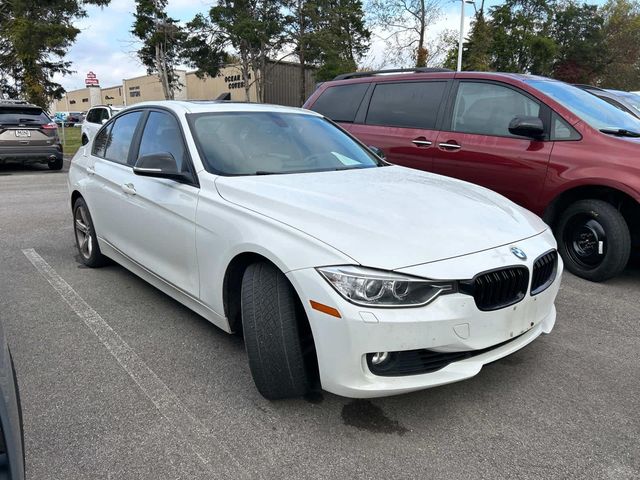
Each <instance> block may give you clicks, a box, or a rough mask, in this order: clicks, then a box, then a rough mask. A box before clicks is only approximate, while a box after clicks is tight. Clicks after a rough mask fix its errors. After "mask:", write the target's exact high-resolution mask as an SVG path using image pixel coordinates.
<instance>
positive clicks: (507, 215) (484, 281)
mask: <svg viewBox="0 0 640 480" xmlns="http://www.w3.org/2000/svg"><path fill="white" fill-rule="evenodd" d="M69 187H70V205H71V206H72V208H73V218H74V228H75V237H76V244H77V248H78V251H79V253H80V258H81V259H82V261H83V262H84V264H85V265H87V266H89V267H96V266H99V265H102V264H103V263H104V262H105V258H106V257H108V258H111V259H113V260H115V261H117V262H118V263H120V264H122V265H123V266H124V267H126V268H128V269H130V270H131V271H132V272H134V273H136V274H137V275H139V276H140V277H142V278H143V279H145V280H147V281H148V282H150V283H151V284H152V285H154V286H156V287H157V288H159V289H160V290H162V291H164V292H165V293H167V294H168V295H170V296H172V297H173V298H175V299H177V300H178V301H180V302H182V303H183V304H184V305H186V306H188V307H189V308H191V309H193V310H194V311H195V312H197V313H199V314H200V315H202V316H204V317H205V318H207V319H208V320H210V321H211V322H213V323H214V324H215V325H217V326H219V327H220V328H222V329H223V330H225V331H227V332H233V331H242V333H243V334H244V339H245V346H246V350H247V354H248V357H249V364H250V367H251V372H252V374H253V378H254V380H255V383H256V385H257V387H258V389H259V391H260V392H261V393H262V395H264V396H265V397H266V398H270V399H275V398H283V397H290V396H298V395H302V394H304V393H306V392H307V391H309V389H310V388H311V387H312V385H314V383H315V382H314V380H315V379H317V378H319V382H320V384H321V386H322V388H324V389H325V390H328V391H330V392H334V393H337V394H339V395H344V396H348V397H374V396H382V395H391V394H397V393H402V392H409V391H414V390H419V389H422V388H427V387H433V386H437V385H442V384H445V383H450V382H454V381H458V380H462V379H465V378H469V377H472V376H474V375H476V374H477V373H478V372H479V371H480V369H481V367H482V366H483V365H484V364H486V363H489V362H492V361H494V360H496V359H498V358H501V357H503V356H505V355H508V354H510V353H512V352H514V351H516V350H518V349H520V348H522V347H523V346H525V345H526V344H528V343H529V342H531V341H533V340H534V339H535V338H536V337H537V336H538V335H540V334H541V333H549V332H550V331H551V329H552V328H553V326H554V323H555V318H556V310H555V307H554V300H555V297H556V294H557V292H558V288H559V284H560V276H561V273H562V262H561V260H559V257H558V255H557V253H556V241H555V239H554V237H553V234H552V233H551V232H550V230H549V228H548V227H547V225H546V224H544V222H542V220H540V218H538V217H537V216H536V215H534V214H533V213H531V212H529V211H528V210H525V209H523V208H521V207H519V206H517V205H515V204H514V203H512V202H510V201H509V200H507V199H506V198H504V197H502V196H500V195H498V194H496V193H494V192H491V191H490V190H487V189H484V188H482V187H478V186H475V185H472V184H469V183H466V182H462V181H459V180H454V179H449V178H445V177H441V176H438V175H432V174H430V173H425V172H419V171H416V170H411V169H407V168H404V167H399V166H389V165H388V164H387V163H386V162H384V161H382V160H381V159H379V158H378V157H376V156H375V155H373V154H372V153H371V152H370V151H369V150H368V149H367V148H366V146H364V145H363V144H361V143H359V142H358V141H357V140H355V139H354V138H353V137H351V136H350V135H348V134H347V133H345V132H344V131H342V130H341V129H339V128H337V127H336V126H335V125H334V124H333V123H331V122H329V121H328V120H326V119H325V118H323V117H322V116H321V115H318V114H316V113H314V112H309V111H305V110H301V109H293V108H285V107H276V106H269V105H252V104H233V103H228V102H171V101H169V102H158V103H141V104H137V105H135V106H132V107H130V108H128V109H126V110H124V111H122V112H120V113H119V114H118V115H116V116H115V117H114V118H112V119H111V120H110V121H108V122H107V123H106V124H105V125H104V126H103V127H102V128H101V129H100V130H99V131H98V133H97V134H96V136H95V138H94V140H93V141H90V142H89V144H87V145H86V146H85V147H81V148H80V150H79V151H78V153H77V154H76V156H75V157H74V159H73V161H72V162H71V168H70V171H69Z"/></svg>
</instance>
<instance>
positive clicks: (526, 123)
mask: <svg viewBox="0 0 640 480" xmlns="http://www.w3.org/2000/svg"><path fill="white" fill-rule="evenodd" d="M509 132H511V133H512V134H514V135H519V136H521V137H529V138H533V139H536V140H540V139H541V138H542V137H544V124H543V123H542V120H540V118H538V117H525V116H522V117H521V116H518V117H515V118H514V119H513V120H511V122H509Z"/></svg>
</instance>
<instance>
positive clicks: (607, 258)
mask: <svg viewBox="0 0 640 480" xmlns="http://www.w3.org/2000/svg"><path fill="white" fill-rule="evenodd" d="M558 243H559V249H560V253H561V254H562V258H563V260H564V262H565V265H566V267H567V269H568V270H569V271H570V272H571V273H574V274H575V275H578V276H579V277H582V278H586V279H587V280H591V281H594V282H601V281H604V280H608V279H610V278H612V277H615V276H616V275H618V274H619V273H621V272H622V271H623V270H624V268H625V266H626V265H627V262H628V260H629V255H630V254H631V235H630V233H629V227H628V225H627V222H626V221H625V219H624V217H623V216H622V214H621V213H620V212H619V211H618V210H616V208H615V207H614V206H613V205H611V204H609V203H607V202H604V201H602V200H580V201H578V202H576V203H574V204H573V205H571V206H569V207H568V208H567V209H566V210H565V211H564V212H563V213H562V215H561V217H560V222H559V223H558Z"/></svg>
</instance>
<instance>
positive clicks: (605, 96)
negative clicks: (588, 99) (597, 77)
mask: <svg viewBox="0 0 640 480" xmlns="http://www.w3.org/2000/svg"><path fill="white" fill-rule="evenodd" d="M575 86H576V87H578V88H581V89H582V90H585V91H587V92H589V93H591V94H592V95H595V96H596V97H598V98H601V99H602V100H604V101H605V102H607V103H610V104H611V105H613V106H614V107H616V108H617V109H619V110H622V111H623V112H626V113H628V114H629V115H633V116H634V117H636V118H639V119H640V96H638V95H636V94H634V93H629V92H623V91H622V90H605V89H604V88H598V87H594V86H591V85H575Z"/></svg>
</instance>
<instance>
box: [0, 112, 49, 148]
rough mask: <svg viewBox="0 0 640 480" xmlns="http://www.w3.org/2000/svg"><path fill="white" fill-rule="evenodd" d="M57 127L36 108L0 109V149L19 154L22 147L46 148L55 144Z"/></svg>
mask: <svg viewBox="0 0 640 480" xmlns="http://www.w3.org/2000/svg"><path fill="white" fill-rule="evenodd" d="M56 129H57V127H56V124H55V123H54V122H52V120H51V119H50V118H49V117H48V116H47V114H46V113H44V112H43V111H42V109H41V108H38V107H29V106H20V105H15V106H9V107H1V108H0V148H2V147H4V148H5V151H6V149H7V148H8V149H10V151H16V152H19V151H20V149H21V148H23V147H47V146H52V145H54V144H55V143H56V132H57V130H56Z"/></svg>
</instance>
